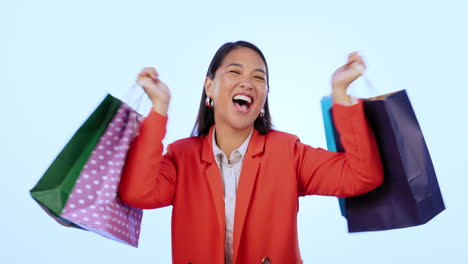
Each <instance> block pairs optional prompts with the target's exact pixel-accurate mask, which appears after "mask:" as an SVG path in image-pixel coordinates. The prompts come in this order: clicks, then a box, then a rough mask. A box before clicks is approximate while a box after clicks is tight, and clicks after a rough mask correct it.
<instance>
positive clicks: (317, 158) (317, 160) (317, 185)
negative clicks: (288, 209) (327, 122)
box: [292, 102, 383, 197]
mask: <svg viewBox="0 0 468 264" xmlns="http://www.w3.org/2000/svg"><path fill="white" fill-rule="evenodd" d="M332 113H333V119H334V121H335V124H336V126H337V129H338V131H339V132H340V139H341V142H342V145H343V148H344V149H345V152H343V153H336V152H331V151H327V150H324V149H321V148H313V147H311V146H308V145H306V144H303V143H301V142H300V141H299V139H298V138H297V137H296V139H295V141H294V142H293V144H292V146H293V147H292V153H293V158H294V160H295V163H296V169H297V176H298V177H299V178H298V182H299V195H300V196H303V195H311V194H318V195H329V196H338V197H350V196H356V195H360V194H364V193H367V192H369V191H371V190H373V189H375V188H376V187H378V186H379V185H380V184H382V182H383V169H382V163H381V160H380V155H379V151H378V148H377V143H376V140H375V137H374V135H373V132H372V130H371V129H370V127H369V125H368V123H367V121H366V118H365V114H364V107H363V103H362V102H359V103H357V104H354V105H352V106H343V105H338V104H335V105H333V112H332Z"/></svg>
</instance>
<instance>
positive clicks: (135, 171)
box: [119, 111, 177, 209]
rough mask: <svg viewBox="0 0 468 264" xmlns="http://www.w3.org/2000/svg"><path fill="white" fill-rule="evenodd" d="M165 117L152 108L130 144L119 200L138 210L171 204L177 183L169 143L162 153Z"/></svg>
mask: <svg viewBox="0 0 468 264" xmlns="http://www.w3.org/2000/svg"><path fill="white" fill-rule="evenodd" d="M166 124H167V117H165V116H163V115H161V114H159V113H157V112H155V111H152V112H151V113H150V114H149V115H148V117H146V118H145V120H144V121H143V123H142V124H141V127H140V130H139V134H138V136H137V137H136V138H135V140H134V141H133V142H132V145H131V146H130V149H129V152H128V155H127V159H126V162H125V166H124V169H123V173H122V178H121V180H120V185H119V197H120V199H121V200H122V201H123V202H124V203H126V204H129V205H131V206H133V207H136V208H141V209H151V208H159V207H164V206H168V205H171V204H172V202H173V199H174V192H175V184H176V177H177V172H176V166H175V164H174V160H173V156H172V153H171V149H170V146H168V148H167V152H166V154H164V155H162V153H163V144H162V140H163V139H164V136H165V134H166Z"/></svg>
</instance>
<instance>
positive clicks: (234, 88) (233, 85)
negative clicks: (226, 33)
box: [205, 47, 268, 129]
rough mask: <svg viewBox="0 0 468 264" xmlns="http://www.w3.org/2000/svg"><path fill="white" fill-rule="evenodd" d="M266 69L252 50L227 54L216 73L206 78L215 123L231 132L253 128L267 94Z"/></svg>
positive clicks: (241, 49)
mask: <svg viewBox="0 0 468 264" xmlns="http://www.w3.org/2000/svg"><path fill="white" fill-rule="evenodd" d="M267 81H268V80H267V79H266V68H265V64H264V63H263V60H262V58H261V57H260V56H259V55H258V54H257V52H255V51H254V50H252V49H249V48H245V47H240V48H236V49H234V50H232V51H230V52H229V53H228V54H227V55H226V56H225V57H224V60H223V62H222V64H221V65H220V66H219V68H218V69H217V70H216V73H215V77H214V79H210V78H209V77H207V78H206V81H205V91H206V94H207V95H208V96H209V97H211V98H212V99H213V101H214V115H215V123H216V125H217V126H219V125H227V126H230V127H231V128H234V129H246V128H250V127H253V125H254V121H255V119H256V118H257V117H258V115H259V113H260V111H261V110H262V108H263V105H264V104H265V100H266V97H267V93H268V88H267V87H268V86H267Z"/></svg>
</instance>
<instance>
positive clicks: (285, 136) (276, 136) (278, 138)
mask: <svg viewBox="0 0 468 264" xmlns="http://www.w3.org/2000/svg"><path fill="white" fill-rule="evenodd" d="M265 136H266V141H267V142H268V144H271V143H275V144H285V143H293V142H296V141H297V140H299V138H298V137H297V136H296V135H293V134H290V133H287V132H283V131H278V130H271V131H269V132H267V133H266V134H265Z"/></svg>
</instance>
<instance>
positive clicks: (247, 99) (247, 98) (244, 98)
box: [233, 94, 252, 104]
mask: <svg viewBox="0 0 468 264" xmlns="http://www.w3.org/2000/svg"><path fill="white" fill-rule="evenodd" d="M233 99H234V100H244V101H246V102H248V103H249V104H250V103H252V98H250V97H248V96H245V95H241V94H238V95H236V96H234V98H233Z"/></svg>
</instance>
